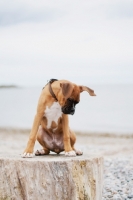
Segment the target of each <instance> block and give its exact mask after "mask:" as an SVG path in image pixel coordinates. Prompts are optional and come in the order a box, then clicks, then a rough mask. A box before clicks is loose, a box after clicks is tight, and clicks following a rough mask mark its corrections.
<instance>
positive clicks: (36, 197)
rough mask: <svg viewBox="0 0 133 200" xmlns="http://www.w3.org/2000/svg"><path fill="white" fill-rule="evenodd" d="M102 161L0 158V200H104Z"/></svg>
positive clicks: (97, 158)
mask: <svg viewBox="0 0 133 200" xmlns="http://www.w3.org/2000/svg"><path fill="white" fill-rule="evenodd" d="M102 186H103V158H102V157H101V156H96V155H95V156H79V157H78V156H77V157H73V158H72V157H71V158H70V157H65V156H64V155H63V154H60V155H56V154H50V155H48V156H41V157H34V158H20V157H10V158H8V157H7V158H6V157H5V158H0V200H101V199H102Z"/></svg>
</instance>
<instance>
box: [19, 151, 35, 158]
mask: <svg viewBox="0 0 133 200" xmlns="http://www.w3.org/2000/svg"><path fill="white" fill-rule="evenodd" d="M21 157H22V158H33V157H34V154H33V153H26V152H25V153H23V154H21Z"/></svg>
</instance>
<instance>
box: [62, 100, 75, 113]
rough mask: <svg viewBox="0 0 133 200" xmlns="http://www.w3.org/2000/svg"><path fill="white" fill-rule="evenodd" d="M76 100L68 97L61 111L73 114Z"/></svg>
mask: <svg viewBox="0 0 133 200" xmlns="http://www.w3.org/2000/svg"><path fill="white" fill-rule="evenodd" d="M77 103H78V102H77V101H75V100H73V99H70V98H68V99H67V101H66V104H65V105H64V106H63V107H62V112H63V113H64V114H69V115H74V113H75V106H76V104H77Z"/></svg>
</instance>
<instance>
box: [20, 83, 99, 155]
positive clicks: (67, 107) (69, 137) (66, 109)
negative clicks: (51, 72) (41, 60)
mask: <svg viewBox="0 0 133 200" xmlns="http://www.w3.org/2000/svg"><path fill="white" fill-rule="evenodd" d="M83 91H87V92H88V93H89V95H90V96H96V95H95V93H94V91H93V90H92V89H90V88H88V87H86V86H78V85H76V84H75V83H71V82H70V81H67V80H57V79H51V80H50V81H49V83H48V84H47V85H46V86H45V87H44V88H43V90H42V93H41V95H40V98H39V101H38V106H37V112H36V115H35V118H34V122H33V126H32V129H31V132H30V136H29V140H28V143H27V147H26V149H25V150H24V153H23V154H22V157H24V158H25V157H28V158H29V157H33V156H34V154H33V150H34V145H35V141H36V139H37V140H38V142H39V143H40V144H41V146H42V147H43V149H41V150H37V151H36V153H35V155H36V156H39V155H47V154H49V153H50V151H53V152H55V153H57V154H59V153H60V152H62V151H65V155H66V156H76V155H82V154H83V153H82V152H81V151H80V150H76V149H75V148H74V144H75V142H76V136H75V133H74V132H73V131H72V130H71V129H70V128H69V121H68V115H69V114H70V115H73V114H74V112H75V106H76V105H77V104H78V103H79V101H80V93H81V92H83Z"/></svg>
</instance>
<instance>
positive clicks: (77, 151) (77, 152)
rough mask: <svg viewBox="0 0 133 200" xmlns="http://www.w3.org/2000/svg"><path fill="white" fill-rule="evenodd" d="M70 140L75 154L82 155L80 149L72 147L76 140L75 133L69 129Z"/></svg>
mask: <svg viewBox="0 0 133 200" xmlns="http://www.w3.org/2000/svg"><path fill="white" fill-rule="evenodd" d="M70 141H71V146H72V149H73V150H74V151H75V153H76V155H77V156H81V155H83V152H82V151H81V150H79V149H75V147H74V144H75V142H76V135H75V133H74V131H72V130H70Z"/></svg>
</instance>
